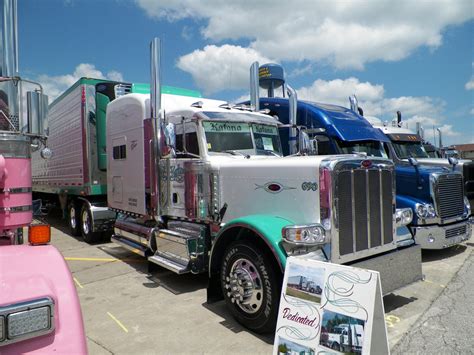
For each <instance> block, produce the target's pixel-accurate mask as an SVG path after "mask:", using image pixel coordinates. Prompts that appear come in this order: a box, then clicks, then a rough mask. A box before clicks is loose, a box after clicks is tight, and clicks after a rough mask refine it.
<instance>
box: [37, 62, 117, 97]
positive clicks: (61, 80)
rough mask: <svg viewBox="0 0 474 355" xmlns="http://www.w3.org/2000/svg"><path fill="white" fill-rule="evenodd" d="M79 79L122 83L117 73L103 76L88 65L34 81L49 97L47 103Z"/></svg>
mask: <svg viewBox="0 0 474 355" xmlns="http://www.w3.org/2000/svg"><path fill="white" fill-rule="evenodd" d="M81 77H88V78H95V79H108V80H116V81H123V76H122V74H121V73H119V72H118V71H115V70H112V71H109V72H108V73H107V74H105V75H104V74H103V73H102V72H101V71H100V70H98V69H97V68H96V67H95V65H93V64H89V63H81V64H79V65H77V66H76V68H75V69H74V72H73V73H72V74H65V75H58V76H49V75H46V74H43V75H39V76H38V77H37V78H36V81H38V82H39V83H40V84H41V85H42V86H43V89H44V93H45V94H46V95H48V96H49V102H52V101H53V100H54V99H56V98H57V97H58V96H59V95H61V94H62V93H63V92H64V91H66V90H67V89H68V88H69V87H70V86H71V85H73V84H74V83H75V82H76V81H77V80H78V79H80V78H81Z"/></svg>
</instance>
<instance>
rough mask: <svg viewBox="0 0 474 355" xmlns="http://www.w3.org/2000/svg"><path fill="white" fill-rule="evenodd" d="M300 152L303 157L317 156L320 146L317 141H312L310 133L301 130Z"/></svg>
mask: <svg viewBox="0 0 474 355" xmlns="http://www.w3.org/2000/svg"><path fill="white" fill-rule="evenodd" d="M298 150H299V153H300V154H302V155H316V154H318V144H317V141H316V140H315V139H310V138H309V136H308V133H306V131H304V130H300V134H299V136H298Z"/></svg>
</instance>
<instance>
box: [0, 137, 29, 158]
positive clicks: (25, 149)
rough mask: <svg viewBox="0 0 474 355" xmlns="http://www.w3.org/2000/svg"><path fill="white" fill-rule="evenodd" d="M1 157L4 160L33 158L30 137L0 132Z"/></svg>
mask: <svg viewBox="0 0 474 355" xmlns="http://www.w3.org/2000/svg"><path fill="white" fill-rule="evenodd" d="M0 155H3V157H4V158H18V159H29V158H31V148H30V137H28V136H26V135H22V134H12V133H6V132H0Z"/></svg>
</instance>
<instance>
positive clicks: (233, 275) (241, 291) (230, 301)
mask: <svg viewBox="0 0 474 355" xmlns="http://www.w3.org/2000/svg"><path fill="white" fill-rule="evenodd" d="M220 278H221V287H222V292H223V294H224V299H225V302H226V305H227V307H228V308H229V309H230V311H231V313H232V315H233V316H234V317H235V318H236V320H237V321H238V322H239V323H240V324H242V325H243V326H244V327H246V328H248V329H250V330H252V331H254V332H256V333H268V332H273V331H275V326H276V320H277V314H278V306H279V302H280V290H281V283H282V278H281V277H278V275H277V274H276V272H275V271H274V269H273V268H272V264H271V263H270V258H269V257H268V255H266V254H264V253H262V252H261V251H260V250H259V249H258V248H256V247H255V246H254V245H252V244H250V243H248V242H247V243H246V242H243V241H236V242H233V243H232V244H231V245H230V246H229V247H228V248H227V250H226V251H225V253H224V258H223V261H222V265H221V272H220ZM231 285H234V286H233V287H236V288H235V289H234V290H233V289H232V286H231ZM245 294H246V295H245Z"/></svg>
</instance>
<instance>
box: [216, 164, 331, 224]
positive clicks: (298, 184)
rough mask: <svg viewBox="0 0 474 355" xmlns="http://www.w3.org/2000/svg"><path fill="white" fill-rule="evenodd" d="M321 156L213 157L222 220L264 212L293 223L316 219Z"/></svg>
mask: <svg viewBox="0 0 474 355" xmlns="http://www.w3.org/2000/svg"><path fill="white" fill-rule="evenodd" d="M324 159H327V157H324V156H308V157H286V158H276V159H273V158H272V157H267V158H266V159H261V158H260V159H253V158H250V159H245V158H243V157H236V156H234V157H232V158H231V159H223V157H215V158H214V157H213V158H212V159H211V160H210V163H211V168H212V170H213V171H216V172H217V174H218V176H219V184H220V188H219V189H220V191H221V205H223V204H224V203H227V205H228V208H227V212H226V214H225V216H224V220H223V222H224V223H226V222H228V221H230V220H232V219H234V218H237V217H241V216H246V215H254V214H266V215H272V216H277V217H282V218H285V219H287V220H290V221H292V222H294V223H295V224H297V223H305V224H306V223H317V222H319V166H320V164H321V161H323V160H324Z"/></svg>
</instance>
